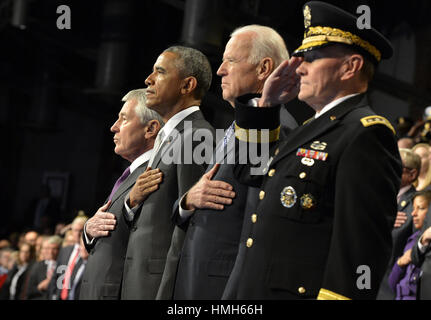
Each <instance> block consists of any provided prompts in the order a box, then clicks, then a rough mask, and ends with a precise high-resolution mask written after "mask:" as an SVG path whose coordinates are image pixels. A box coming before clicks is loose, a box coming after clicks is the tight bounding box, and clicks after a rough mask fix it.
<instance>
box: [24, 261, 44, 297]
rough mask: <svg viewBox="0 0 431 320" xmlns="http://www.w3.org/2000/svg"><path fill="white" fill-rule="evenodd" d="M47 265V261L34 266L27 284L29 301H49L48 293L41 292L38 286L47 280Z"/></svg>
mask: <svg viewBox="0 0 431 320" xmlns="http://www.w3.org/2000/svg"><path fill="white" fill-rule="evenodd" d="M47 268H48V266H47V264H46V262H45V261H38V262H36V263H35V264H33V266H32V268H31V270H30V274H29V278H28V284H27V293H26V296H27V300H47V299H48V291H39V290H38V289H37V286H38V285H39V283H41V282H42V281H43V280H45V279H46V272H47Z"/></svg>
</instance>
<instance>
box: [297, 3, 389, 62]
mask: <svg viewBox="0 0 431 320" xmlns="http://www.w3.org/2000/svg"><path fill="white" fill-rule="evenodd" d="M303 9H304V25H305V34H304V40H303V42H302V45H301V46H300V47H299V48H298V49H296V50H295V51H294V53H293V55H299V56H300V55H302V54H303V53H304V52H306V51H310V50H313V49H317V48H321V47H324V46H327V45H330V44H332V43H343V44H345V45H349V46H353V47H354V49H355V50H356V51H358V53H360V54H363V55H365V56H367V57H368V58H369V59H370V60H371V61H372V62H374V63H375V64H377V63H378V62H380V60H381V59H388V58H390V57H391V56H392V53H393V48H392V45H391V43H390V42H389V40H388V39H386V38H385V37H384V36H383V35H382V34H381V33H380V32H378V31H377V30H376V29H374V28H370V29H365V28H364V29H359V28H358V24H357V21H358V17H359V16H358V17H357V16H355V15H353V14H351V13H348V12H346V11H344V10H342V9H340V8H338V7H336V6H334V5H331V4H329V3H325V2H321V1H310V2H307V3H306V4H305V5H304V7H303Z"/></svg>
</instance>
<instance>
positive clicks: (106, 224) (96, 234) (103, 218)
mask: <svg viewBox="0 0 431 320" xmlns="http://www.w3.org/2000/svg"><path fill="white" fill-rule="evenodd" d="M110 204H111V200H109V201H108V202H107V203H106V204H105V205H104V206H102V207H100V208H99V210H97V212H96V214H95V215H94V216H92V217H91V218H90V219H88V221H87V223H86V224H85V233H86V234H87V236H88V237H89V238H90V239H89V240H92V239H94V238H100V237H107V236H108V235H109V231H112V230H114V229H115V225H116V223H117V221H116V220H115V215H113V214H112V213H110V212H106V210H108V208H109V206H110Z"/></svg>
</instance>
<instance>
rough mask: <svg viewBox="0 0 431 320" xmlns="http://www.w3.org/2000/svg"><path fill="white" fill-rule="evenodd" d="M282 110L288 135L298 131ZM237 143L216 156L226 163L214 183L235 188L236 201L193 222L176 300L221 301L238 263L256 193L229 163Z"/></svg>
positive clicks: (197, 214) (218, 149) (201, 214)
mask: <svg viewBox="0 0 431 320" xmlns="http://www.w3.org/2000/svg"><path fill="white" fill-rule="evenodd" d="M282 110H283V112H281V115H283V122H282V126H283V128H284V130H285V132H288V131H289V130H292V129H293V128H295V127H297V124H296V121H295V120H294V119H293V117H292V116H291V115H290V114H289V113H288V112H287V111H286V110H285V108H283V109H282ZM235 140H236V139H235V136H232V137H231V140H230V141H229V144H228V147H227V150H226V151H225V152H224V154H223V155H222V156H218V155H216V154H215V159H217V160H223V161H222V162H224V163H222V164H221V165H220V168H219V170H218V171H217V173H216V175H215V176H214V177H213V179H212V180H221V181H224V182H227V183H229V184H230V185H232V187H233V190H234V191H235V193H236V198H235V199H234V200H233V202H232V204H231V205H229V206H225V208H224V210H222V211H218V210H210V209H199V210H196V211H195V212H194V214H193V216H192V217H191V218H190V221H189V225H188V230H187V233H186V238H185V242H184V246H183V251H182V253H181V259H180V262H179V266H178V274H177V279H176V283H175V291H174V299H176V300H184V299H192V300H202V299H211V300H219V299H221V297H222V294H223V291H224V289H225V286H226V282H227V280H228V277H229V275H230V273H231V271H232V268H233V265H234V263H235V259H236V255H237V253H238V244H239V239H240V235H241V230H242V225H243V219H244V212H245V206H246V200H247V195H248V193H249V189H255V188H251V187H248V186H247V185H245V184H241V183H240V182H239V181H238V180H237V179H236V178H235V175H234V171H233V169H234V164H233V163H232V162H231V161H229V162H228V159H229V157H231V156H232V154H233V153H234V147H236V148H237V147H238V145H236V146H235ZM222 145H223V139H221V141H219V143H218V145H217V147H216V152H218V153H220V152H223V149H222ZM212 168H213V165H211V166H209V167H208V169H207V172H208V171H209V170H211V169H212ZM250 192H251V193H252V192H253V190H251V191H250ZM179 200H180V199H178V201H177V202H176V205H175V206H174V211H175V215H176V216H179V209H178V204H179Z"/></svg>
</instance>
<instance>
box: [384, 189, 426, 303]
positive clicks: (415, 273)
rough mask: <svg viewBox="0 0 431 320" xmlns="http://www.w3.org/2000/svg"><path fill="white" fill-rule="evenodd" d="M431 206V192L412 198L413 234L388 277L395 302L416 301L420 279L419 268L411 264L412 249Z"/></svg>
mask: <svg viewBox="0 0 431 320" xmlns="http://www.w3.org/2000/svg"><path fill="white" fill-rule="evenodd" d="M430 204H431V191H429V190H428V191H420V192H418V193H417V194H416V195H415V196H414V198H413V212H412V216H413V224H414V227H415V229H416V230H417V231H416V232H414V233H413V234H412V235H411V236H410V237H409V238H408V239H407V243H406V246H405V247H404V254H403V255H402V256H401V257H399V258H398V259H397V262H396V263H395V264H394V266H393V268H392V272H391V274H390V275H389V286H390V288H391V289H392V290H393V291H394V292H395V294H396V297H395V299H396V300H416V293H417V286H418V283H419V277H420V272H421V270H420V268H419V267H417V266H415V265H414V264H412V262H411V252H412V247H413V246H414V245H415V243H416V242H417V241H418V238H419V236H420V234H421V229H422V226H423V224H424V220H425V217H426V214H427V212H428V207H429V205H430Z"/></svg>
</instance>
